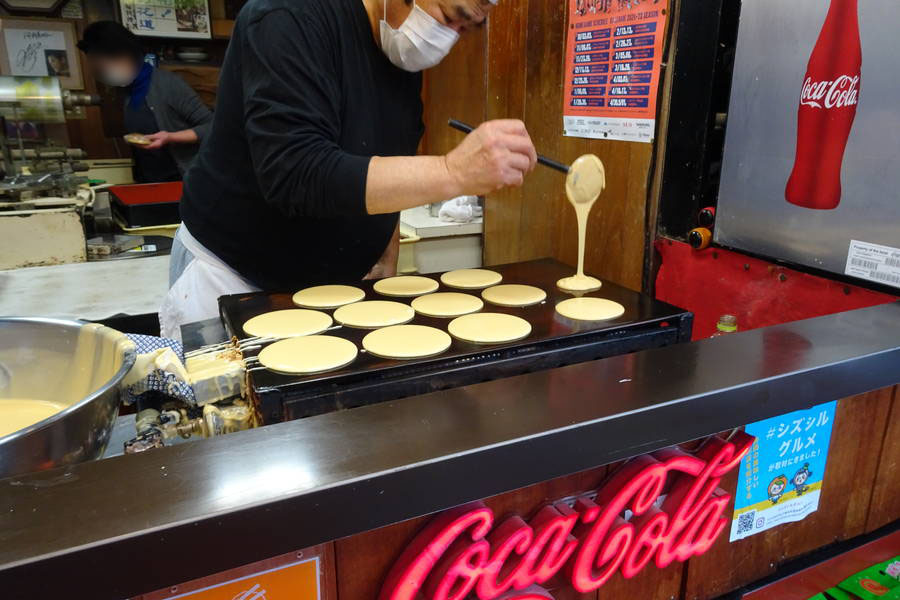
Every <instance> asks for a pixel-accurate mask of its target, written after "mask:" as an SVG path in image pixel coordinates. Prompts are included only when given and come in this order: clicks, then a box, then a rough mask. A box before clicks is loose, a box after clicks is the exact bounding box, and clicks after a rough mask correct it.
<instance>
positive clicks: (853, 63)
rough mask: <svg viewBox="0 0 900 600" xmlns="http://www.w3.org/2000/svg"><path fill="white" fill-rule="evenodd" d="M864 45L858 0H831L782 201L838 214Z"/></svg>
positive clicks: (803, 98)
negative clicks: (844, 163) (861, 41)
mask: <svg viewBox="0 0 900 600" xmlns="http://www.w3.org/2000/svg"><path fill="white" fill-rule="evenodd" d="M861 66H862V45H861V44H860V41H859V19H858V17H857V0H831V6H830V7H829V9H828V15H827V16H826V17H825V24H824V25H823V26H822V32H821V33H819V39H818V40H817V41H816V46H815V48H813V51H812V55H811V56H810V57H809V64H808V65H807V67H806V77H805V78H804V80H803V87H802V89H801V91H800V107H799V109H798V110H797V154H796V157H795V159H794V170H793V171H792V172H791V176H790V178H789V179H788V182H787V188H786V189H785V191H784V197H785V198H786V199H787V201H788V202H791V203H792V204H796V205H798V206H804V207H806V208H818V209H830V208H836V207H837V205H838V204H839V203H840V201H841V163H843V161H844V149H845V148H846V147H847V139H848V138H849V137H850V130H851V128H852V127H853V119H854V118H855V117H856V106H857V102H858V101H859V89H860V68H861Z"/></svg>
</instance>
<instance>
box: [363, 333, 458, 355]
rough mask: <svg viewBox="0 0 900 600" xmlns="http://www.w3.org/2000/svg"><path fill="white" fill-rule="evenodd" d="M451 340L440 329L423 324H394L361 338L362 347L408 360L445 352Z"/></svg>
mask: <svg viewBox="0 0 900 600" xmlns="http://www.w3.org/2000/svg"><path fill="white" fill-rule="evenodd" d="M452 342H453V340H452V339H450V336H449V335H447V334H446V333H445V332H443V331H441V330H440V329H435V328H434V327H426V326H424V325H395V326H394V327H385V328H384V329H378V330H377V331H373V332H372V333H370V334H369V335H367V336H366V337H364V338H363V341H362V344H363V348H365V349H366V351H368V352H369V353H370V354H374V355H375V356H380V357H382V358H395V359H400V360H409V359H413V358H427V357H429V356H437V355H438V354H441V353H443V352H446V351H447V349H448V348H449V347H450V344H451V343H452Z"/></svg>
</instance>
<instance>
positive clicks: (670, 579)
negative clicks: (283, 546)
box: [335, 389, 900, 600]
mask: <svg viewBox="0 0 900 600" xmlns="http://www.w3.org/2000/svg"><path fill="white" fill-rule="evenodd" d="M898 402H900V395H897V397H895V391H894V390H893V389H885V390H880V391H876V392H871V393H869V394H863V395H861V396H856V397H853V398H848V399H845V400H842V401H841V402H840V403H839V405H838V412H837V414H836V418H835V424H834V429H833V433H832V443H831V447H830V449H829V456H828V471H827V473H826V475H825V486H824V488H823V491H822V496H821V500H820V504H819V510H818V511H817V512H816V513H814V514H812V515H810V516H809V517H807V518H806V519H805V520H803V521H800V522H798V523H791V524H786V525H782V526H779V527H777V528H775V529H773V530H770V531H767V532H765V533H762V534H758V535H755V536H752V537H749V538H746V539H744V540H741V541H739V542H736V543H734V544H731V543H729V542H728V536H727V533H725V534H723V535H722V537H720V538H719V540H718V541H717V542H716V544H715V545H714V546H713V547H712V549H710V551H709V552H707V553H706V554H705V555H703V556H700V557H697V558H694V559H692V560H691V561H689V562H688V563H687V564H680V563H676V564H673V565H672V566H670V567H669V568H667V569H664V570H658V569H656V568H654V567H653V566H652V565H650V566H648V567H647V569H645V570H644V571H643V572H641V574H640V575H639V576H638V577H635V578H634V579H632V580H624V579H622V577H621V576H616V577H614V578H613V579H612V580H611V581H610V582H609V583H608V584H606V585H605V586H604V587H602V588H601V589H600V590H599V591H598V592H596V593H590V594H578V593H576V592H575V591H574V590H572V589H571V588H570V587H569V586H568V585H563V584H562V583H561V584H559V586H558V587H556V588H554V589H551V591H552V593H553V594H554V597H555V598H556V600H604V599H606V598H616V599H619V598H629V599H631V598H634V599H642V600H643V599H645V598H646V599H653V600H668V599H671V600H675V599H676V598H679V599H680V598H683V599H684V600H708V599H711V598H716V597H718V596H719V595H722V594H725V593H727V592H730V591H732V590H734V589H736V588H738V587H740V586H743V585H746V584H748V583H750V582H752V581H755V580H757V579H759V578H761V577H764V576H766V575H769V574H771V573H772V572H774V571H775V569H776V568H777V567H778V565H779V564H780V563H782V562H784V561H786V560H789V559H792V558H795V557H797V556H800V555H802V554H805V553H808V552H810V551H812V550H814V549H816V548H819V547H821V546H825V545H827V544H829V543H831V542H834V541H837V540H840V539H846V538H850V537H854V536H856V535H859V534H860V533H863V531H864V530H865V529H866V524H867V522H868V525H869V528H870V529H871V528H876V527H878V526H880V525H883V524H886V523H888V522H891V521H894V520H896V519H897V518H898V517H900V508H898V506H897V500H896V498H895V496H896V495H897V494H896V493H895V489H896V485H895V481H896V468H897V462H898V456H897V452H896V448H897V442H896V439H897V438H898V435H900V432H898V431H897V425H896V424H895V423H893V422H891V418H892V417H896V412H891V411H892V410H896V409H897V403H898ZM886 434H887V441H886V442H884V440H885V435H886ZM883 442H884V443H883ZM683 447H684V449H685V450H687V451H691V450H693V449H695V448H692V447H691V446H690V445H688V444H685V445H684V446H683ZM889 451H893V452H894V454H893V459H892V460H885V453H886V452H889ZM617 466H618V465H617V464H613V465H609V466H607V467H600V468H597V469H591V470H589V471H584V472H582V473H577V474H574V475H570V476H566V477H561V478H558V479H554V480H551V481H547V482H543V483H540V484H537V485H534V486H530V487H527V488H524V489H521V490H517V491H514V492H509V493H505V494H500V495H498V496H495V497H493V498H489V499H487V500H486V501H485V502H486V504H487V505H488V506H490V507H491V508H492V509H493V510H494V513H495V515H496V517H497V520H498V522H499V521H501V520H502V519H503V518H504V517H505V516H507V515H509V514H512V513H517V514H520V515H522V516H523V517H525V518H527V517H528V516H530V515H531V514H533V513H534V511H535V510H537V509H538V508H540V507H541V506H543V505H544V504H545V503H547V502H551V501H554V500H559V499H562V498H565V497H567V496H571V495H575V494H577V493H580V492H585V491H589V490H593V489H596V488H597V487H599V486H600V485H601V484H602V483H603V480H604V479H605V478H606V477H607V476H608V475H609V473H611V472H612V471H613V470H614V469H615V468H616V467H617ZM737 475H738V473H737V470H735V471H733V472H732V473H730V474H729V475H728V476H727V477H726V478H725V479H724V480H723V482H722V486H721V487H722V488H723V489H725V490H727V491H729V492H733V491H734V490H735V488H736V486H737ZM873 484H874V486H873ZM873 489H874V490H875V491H874V493H873ZM731 510H732V508H731V507H729V509H728V511H726V515H730V514H731ZM427 521H428V517H425V518H420V519H413V520H410V521H406V522H404V523H399V524H397V525H392V526H389V527H385V528H382V529H378V530H375V531H371V532H368V533H365V534H361V535H357V536H354V537H351V538H347V539H343V540H338V541H337V542H336V543H335V554H336V564H337V579H338V591H339V594H338V597H339V600H355V599H357V598H375V597H377V593H378V591H379V590H380V586H381V584H382V581H383V579H384V577H385V575H386V574H387V571H388V570H389V569H390V567H391V566H392V565H393V563H394V561H395V560H396V559H397V557H398V556H399V555H400V553H401V551H402V550H403V548H405V547H406V546H407V544H409V542H410V541H411V540H412V539H413V537H415V535H416V533H417V532H418V531H420V530H421V528H422V527H423V526H424V525H425V524H426V523H427Z"/></svg>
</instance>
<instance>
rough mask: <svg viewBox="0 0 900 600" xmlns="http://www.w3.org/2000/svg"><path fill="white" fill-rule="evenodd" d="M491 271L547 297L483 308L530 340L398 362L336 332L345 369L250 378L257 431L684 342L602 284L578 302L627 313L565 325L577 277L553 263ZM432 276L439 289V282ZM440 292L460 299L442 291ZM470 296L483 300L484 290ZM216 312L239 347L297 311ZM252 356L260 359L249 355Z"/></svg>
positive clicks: (671, 320) (656, 308) (359, 335)
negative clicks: (346, 349)
mask: <svg viewBox="0 0 900 600" xmlns="http://www.w3.org/2000/svg"><path fill="white" fill-rule="evenodd" d="M489 268H490V269H491V270H494V271H497V272H499V273H501V274H502V275H503V283H521V284H526V285H534V286H537V287H539V288H541V289H543V290H544V291H546V292H547V299H546V301H544V302H543V303H541V304H538V305H535V306H529V307H524V308H509V307H501V306H495V305H492V304H489V303H487V302H486V303H485V307H484V311H485V312H500V313H508V314H512V315H518V316H520V317H522V318H524V319H526V320H528V321H529V322H530V323H531V325H532V328H533V330H532V332H531V335H529V336H528V337H527V338H525V339H523V340H519V341H517V342H512V343H508V344H496V345H479V344H472V343H468V342H462V341H460V340H456V339H454V340H453V344H452V346H451V347H450V349H449V350H448V351H447V352H445V353H444V354H442V355H440V356H435V357H431V358H424V359H416V360H408V361H403V360H388V359H383V358H379V357H376V356H373V355H370V354H368V353H366V352H364V351H362V339H363V337H365V335H366V334H367V333H369V330H364V329H352V328H349V327H336V328H334V329H332V330H331V331H329V332H328V335H336V336H339V337H343V338H346V339H348V340H350V341H352V342H354V343H355V344H356V345H357V347H359V348H360V354H359V357H358V358H357V359H356V361H355V362H354V363H352V364H350V365H348V366H347V367H344V368H342V369H339V370H336V371H331V372H328V373H322V374H316V375H308V376H291V375H283V374H279V373H274V372H272V371H268V370H265V369H255V370H252V371H251V372H250V388H251V393H252V394H253V395H254V397H255V399H256V400H257V401H258V405H259V407H260V413H261V416H262V419H263V422H264V423H266V424H270V423H277V422H280V421H285V420H292V419H299V418H303V417H308V416H312V415H317V414H323V413H327V412H332V411H335V410H341V409H347V408H354V407H357V406H364V405H367V404H374V403H377V402H385V401H389V400H395V399H398V398H403V397H407V396H415V395H420V394H425V393H428V392H433V391H437V390H443V389H449V388H454V387H459V386H463V385H470V384H473V383H479V382H482V381H489V380H493V379H500V378H504V377H511V376H514V375H521V374H524V373H530V372H533V371H540V370H543V369H550V368H554V367H559V366H563V365H569V364H575V363H580V362H586V361H590V360H596V359H600V358H606V357H609V356H615V355H618V354H625V353H628V352H636V351H638V350H645V349H648V348H658V347H662V346H668V345H671V344H676V343H680V342H687V341H689V340H690V337H691V327H692V324H693V315H692V314H691V313H689V312H687V311H685V310H683V309H680V308H676V307H674V306H671V305H669V304H666V303H664V302H659V301H657V300H654V299H653V298H651V297H649V296H647V295H645V294H639V293H637V292H634V291H631V290H628V289H626V288H623V287H621V286H618V285H615V284H613V283H610V282H607V281H604V282H603V287H602V288H601V289H600V290H597V291H595V292H590V293H587V294H583V295H586V296H597V297H601V298H608V299H610V300H615V301H616V302H619V303H620V304H622V305H623V306H624V307H625V314H623V315H622V316H621V317H619V318H617V319H612V320H609V321H601V322H579V321H572V320H569V319H566V318H564V317H562V316H561V315H559V314H557V313H556V310H555V306H556V304H557V303H559V302H561V301H562V300H565V299H567V298H571V297H573V294H571V293H567V292H563V291H562V290H559V289H558V288H557V287H556V282H557V281H558V280H559V279H561V278H562V277H567V276H569V275H572V273H573V269H572V267H569V266H567V265H564V264H562V263H559V262H557V261H555V260H552V259H542V260H536V261H530V262H522V263H513V264H508V265H501V266H492V267H489ZM429 276H431V277H433V278H434V279H435V280H437V281H438V282H440V274H434V275H429ZM350 285H355V286H357V287H359V288H361V289H363V290H365V292H366V300H376V299H381V300H395V301H398V302H404V303H409V302H411V301H412V298H388V297H385V296H382V295H380V294H378V293H376V292H375V291H374V290H373V289H372V287H373V285H374V281H364V282H353V283H350ZM438 291H463V292H465V290H458V289H453V288H449V287H447V286H445V285H443V284H441V287H440V289H439V290H438ZM469 293H472V294H474V295H480V290H477V291H476V290H472V291H470V292H469ZM219 308H220V312H221V316H222V321H223V323H224V325H225V329H226V331H227V332H228V335H229V336H236V337H238V338H245V337H248V336H246V335H245V334H244V332H243V329H242V325H243V324H244V323H245V322H246V321H247V320H248V319H250V318H252V317H255V316H257V315H260V314H263V313H266V312H270V311H273V310H282V309H287V308H295V306H294V304H293V302H292V300H291V294H286V293H268V292H257V293H249V294H235V295H230V296H222V297H221V298H219ZM325 312H328V313H332V312H333V311H331V310H327V311H325ZM450 320H451V319H439V318H433V317H425V316H422V315H416V317H415V319H414V320H413V321H412V323H414V324H419V325H430V326H432V327H437V328H439V329H442V330H444V331H446V330H447V324H448V323H449V322H450ZM256 354H258V351H250V352H246V353H245V355H247V356H253V355H256Z"/></svg>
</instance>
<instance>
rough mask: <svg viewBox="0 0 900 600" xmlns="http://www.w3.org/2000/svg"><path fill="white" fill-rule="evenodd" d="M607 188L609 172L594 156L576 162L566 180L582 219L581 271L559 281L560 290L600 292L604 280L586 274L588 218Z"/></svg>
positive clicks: (579, 226) (579, 216) (580, 233)
mask: <svg viewBox="0 0 900 600" xmlns="http://www.w3.org/2000/svg"><path fill="white" fill-rule="evenodd" d="M605 187H606V170H605V169H604V168H603V163H602V162H601V161H600V159H599V158H597V157H596V156H594V155H593V154H585V155H584V156H581V157H579V158H578V159H576V160H575V162H574V163H572V166H571V168H570V169H569V175H568V176H567V177H566V195H567V196H568V197H569V202H571V203H572V206H573V207H574V208H575V216H576V218H577V219H578V271H577V272H576V273H575V275H573V276H571V277H565V278H563V279H560V280H559V281H558V282H556V285H558V286H559V287H560V289H563V290H566V291H570V292H590V291H592V290H597V289H600V286H601V285H603V284H602V283H600V280H599V279H597V278H595V277H591V276H589V275H585V274H584V246H585V241H586V237H587V220H588V215H589V214H590V212H591V208H593V206H594V203H595V202H596V201H597V198H599V197H600V193H601V192H603V189H604V188H605Z"/></svg>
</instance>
